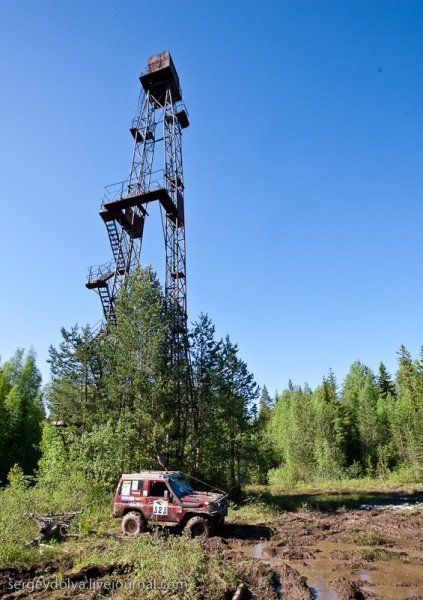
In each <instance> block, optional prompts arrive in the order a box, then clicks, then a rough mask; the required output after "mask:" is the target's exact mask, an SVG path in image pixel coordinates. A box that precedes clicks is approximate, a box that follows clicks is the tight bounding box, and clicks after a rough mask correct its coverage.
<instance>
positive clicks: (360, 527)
mask: <svg viewBox="0 0 423 600" xmlns="http://www.w3.org/2000/svg"><path fill="white" fill-rule="evenodd" d="M209 544H210V546H212V547H213V549H216V550H219V551H220V552H221V553H222V554H223V555H224V556H225V557H227V558H228V559H229V560H231V561H233V562H234V566H238V569H239V568H240V567H241V568H242V565H243V561H247V563H246V564H249V563H250V561H249V559H253V560H254V561H255V562H256V564H257V566H258V569H257V572H256V576H257V579H258V582H260V580H261V582H262V583H261V584H259V586H258V589H257V583H255V582H254V581H251V582H250V583H251V585H252V591H253V594H254V595H256V596H257V597H259V598H275V597H277V595H279V597H281V598H283V599H287V600H306V599H307V600H309V599H310V598H318V600H349V599H356V600H360V599H363V598H369V599H374V600H377V599H383V600H391V599H392V600H406V599H407V600H408V599H410V600H411V599H413V600H416V599H417V598H419V599H420V600H423V510H421V509H420V510H412V509H411V510H410V509H408V510H407V509H406V510H404V509H403V510H401V509H385V510H352V511H348V512H341V513H339V512H329V513H317V512H297V513H284V514H282V516H281V517H280V518H279V519H277V520H276V521H273V522H271V523H263V524H260V525H255V526H251V525H228V526H227V528H226V531H225V533H224V537H222V538H214V539H212V540H210V542H209ZM250 568H251V567H250ZM260 570H261V572H260ZM271 573H273V580H274V581H275V583H276V585H275V587H276V593H275V587H273V589H272V588H271V586H266V585H264V583H263V580H266V581H267V582H268V581H269V575H271Z"/></svg>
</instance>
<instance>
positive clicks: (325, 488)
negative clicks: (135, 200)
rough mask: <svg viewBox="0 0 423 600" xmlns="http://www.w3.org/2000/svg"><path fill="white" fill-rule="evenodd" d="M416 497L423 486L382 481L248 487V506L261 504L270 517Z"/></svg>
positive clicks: (342, 510)
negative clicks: (287, 512) (286, 512)
mask: <svg viewBox="0 0 423 600" xmlns="http://www.w3.org/2000/svg"><path fill="white" fill-rule="evenodd" d="M413 495H414V496H416V497H417V495H420V496H421V498H422V499H423V484H421V483H413V484H399V483H398V482H393V481H381V480H379V479H354V480H351V479H350V480H342V481H324V482H321V483H320V484H317V483H312V484H311V483H310V484H298V485H295V486H292V485H291V486H286V487H281V486H274V485H273V486H248V487H247V490H246V497H247V506H253V507H254V506H255V505H258V506H260V507H261V509H262V510H264V511H266V512H267V515H269V516H272V515H273V516H277V515H280V514H281V513H283V511H304V510H305V511H328V510H330V511H334V510H335V511H339V512H344V511H345V510H348V509H356V508H359V507H360V505H362V504H379V503H380V504H383V503H390V502H395V501H396V500H398V501H400V498H401V497H403V496H413ZM249 510H250V509H248V510H247V511H246V514H247V513H248V511H249ZM252 516H253V514H252Z"/></svg>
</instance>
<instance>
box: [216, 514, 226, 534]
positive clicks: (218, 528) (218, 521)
mask: <svg viewBox="0 0 423 600" xmlns="http://www.w3.org/2000/svg"><path fill="white" fill-rule="evenodd" d="M224 526H225V517H219V518H218V519H216V521H215V523H214V530H215V531H216V532H217V533H220V532H221V531H222V530H223V528H224Z"/></svg>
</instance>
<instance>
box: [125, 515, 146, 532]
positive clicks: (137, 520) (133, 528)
mask: <svg viewBox="0 0 423 600" xmlns="http://www.w3.org/2000/svg"><path fill="white" fill-rule="evenodd" d="M146 530H147V522H146V520H145V518H144V517H143V515H142V514H140V513H139V512H136V511H135V510H131V511H130V512H128V513H126V515H125V516H124V517H123V519H122V531H123V533H124V534H125V535H127V536H129V537H136V536H137V535H139V534H140V533H143V532H144V531H146Z"/></svg>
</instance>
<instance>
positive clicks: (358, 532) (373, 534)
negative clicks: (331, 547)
mask: <svg viewBox="0 0 423 600" xmlns="http://www.w3.org/2000/svg"><path fill="white" fill-rule="evenodd" d="M342 539H343V540H344V541H346V542H352V543H354V544H358V545H360V546H382V545H383V544H386V542H387V540H386V539H385V538H384V537H383V536H382V535H380V533H378V532H377V531H373V530H372V529H369V530H362V529H354V530H352V531H349V532H347V533H345V534H344V535H343V536H342Z"/></svg>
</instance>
